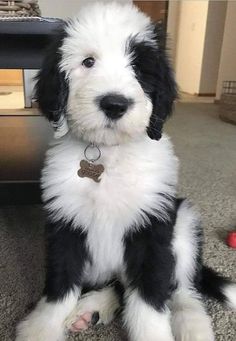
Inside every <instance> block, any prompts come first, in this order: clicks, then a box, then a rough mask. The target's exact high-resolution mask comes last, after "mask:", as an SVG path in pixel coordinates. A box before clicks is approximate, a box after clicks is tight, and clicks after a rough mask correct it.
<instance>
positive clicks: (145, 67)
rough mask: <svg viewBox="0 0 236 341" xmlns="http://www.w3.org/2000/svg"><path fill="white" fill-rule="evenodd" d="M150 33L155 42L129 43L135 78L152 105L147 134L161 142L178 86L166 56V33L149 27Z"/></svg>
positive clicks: (158, 27)
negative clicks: (164, 125) (151, 32)
mask: <svg viewBox="0 0 236 341" xmlns="http://www.w3.org/2000/svg"><path fill="white" fill-rule="evenodd" d="M150 30H152V31H153V36H152V38H153V37H154V38H155V41H154V40H153V39H152V41H148V40H147V41H145V39H144V40H143V41H135V40H136V39H135V37H134V39H133V40H131V42H130V49H131V52H132V56H133V67H134V71H135V73H136V77H137V79H138V81H139V82H140V84H141V86H142V88H143V90H144V92H146V94H147V95H148V96H149V97H150V99H151V101H152V105H153V112H152V115H151V118H150V123H149V126H148V128H147V133H148V135H149V136H150V138H152V139H155V140H159V139H160V138H161V135H162V127H163V124H164V122H165V120H166V119H167V117H168V116H169V115H170V114H171V112H172V107H173V103H174V100H175V99H176V98H177V86H176V83H175V80H174V75H173V71H172V69H171V66H170V63H169V60H168V57H167V53H166V48H165V45H166V38H165V34H164V30H163V28H162V27H161V26H160V25H154V24H152V25H151V26H150V27H149V31H150Z"/></svg>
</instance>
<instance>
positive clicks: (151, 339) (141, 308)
mask: <svg viewBox="0 0 236 341" xmlns="http://www.w3.org/2000/svg"><path fill="white" fill-rule="evenodd" d="M124 322H125V324H126V326H127V328H128V331H129V336H130V340H131V341H174V337H173V335H172V332H171V328H170V312H169V311H168V309H167V308H166V310H165V311H163V312H157V311H156V310H155V309H154V308H152V307H151V306H150V305H149V304H147V303H146V302H145V301H144V300H143V299H142V298H141V297H140V295H139V293H138V292H137V291H136V290H135V291H133V292H130V293H129V294H128V295H127V299H126V306H125V310H124Z"/></svg>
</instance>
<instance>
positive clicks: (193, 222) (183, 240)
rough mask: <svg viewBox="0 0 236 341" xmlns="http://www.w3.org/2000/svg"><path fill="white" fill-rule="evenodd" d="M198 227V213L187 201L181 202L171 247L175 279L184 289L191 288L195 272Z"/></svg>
mask: <svg viewBox="0 0 236 341" xmlns="http://www.w3.org/2000/svg"><path fill="white" fill-rule="evenodd" d="M199 225H200V215H199V213H198V212H197V211H196V210H195V208H194V207H192V206H191V204H190V203H189V202H188V201H187V200H185V201H183V202H182V204H181V205H180V207H179V210H178V213H177V219H176V224H175V227H174V239H173V242H172V246H173V250H174V254H175V259H176V268H175V274H176V278H177V279H178V281H179V282H180V283H181V287H182V288H184V289H189V288H191V287H192V281H193V276H194V274H195V271H196V264H197V263H196V258H197V253H198V243H197V239H198V238H197V233H198V230H197V229H196V226H199ZM190 255H191V256H190Z"/></svg>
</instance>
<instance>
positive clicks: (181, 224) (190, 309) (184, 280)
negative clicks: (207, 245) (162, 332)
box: [170, 200, 214, 341]
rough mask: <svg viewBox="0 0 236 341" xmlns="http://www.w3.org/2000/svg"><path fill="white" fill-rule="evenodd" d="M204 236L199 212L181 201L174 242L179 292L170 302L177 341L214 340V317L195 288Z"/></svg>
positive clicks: (186, 202)
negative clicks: (208, 311)
mask: <svg viewBox="0 0 236 341" xmlns="http://www.w3.org/2000/svg"><path fill="white" fill-rule="evenodd" d="M201 236H202V230H201V224H200V220H199V215H198V213H197V212H196V211H195V210H194V208H193V207H191V205H190V204H189V203H188V201H186V200H184V201H182V202H180V205H179V209H178V212H177V219H176V224H175V226H174V239H173V243H172V246H173V252H174V254H175V259H176V281H177V283H178V289H177V290H176V291H175V293H174V295H173V296H172V298H171V301H170V310H171V312H172V319H171V321H172V329H173V333H174V336H175V338H176V340H177V341H213V340H214V335H213V331H212V326H211V320H210V317H209V316H208V315H207V312H206V310H205V307H204V304H203V302H202V297H201V295H199V294H198V293H197V292H196V290H195V289H194V283H195V279H196V275H197V271H198V267H199V263H200V262H201V259H200V255H201V244H202V237H201Z"/></svg>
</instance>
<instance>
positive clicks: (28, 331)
mask: <svg viewBox="0 0 236 341" xmlns="http://www.w3.org/2000/svg"><path fill="white" fill-rule="evenodd" d="M78 296H79V292H78V291H77V290H75V291H73V292H70V294H69V295H67V296H66V298H64V300H62V301H59V302H57V303H48V302H46V300H45V298H44V297H43V298H42V299H41V300H40V301H39V302H38V304H37V306H36V308H35V309H34V310H33V311H32V312H31V313H30V314H29V315H28V316H27V317H26V318H25V319H24V320H23V321H22V322H21V323H20V324H19V325H18V327H17V332H16V341H64V340H65V337H66V335H65V325H64V321H65V319H66V317H67V316H68V315H69V314H70V312H71V311H72V310H73V308H74V307H75V305H76V302H77V300H78Z"/></svg>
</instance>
